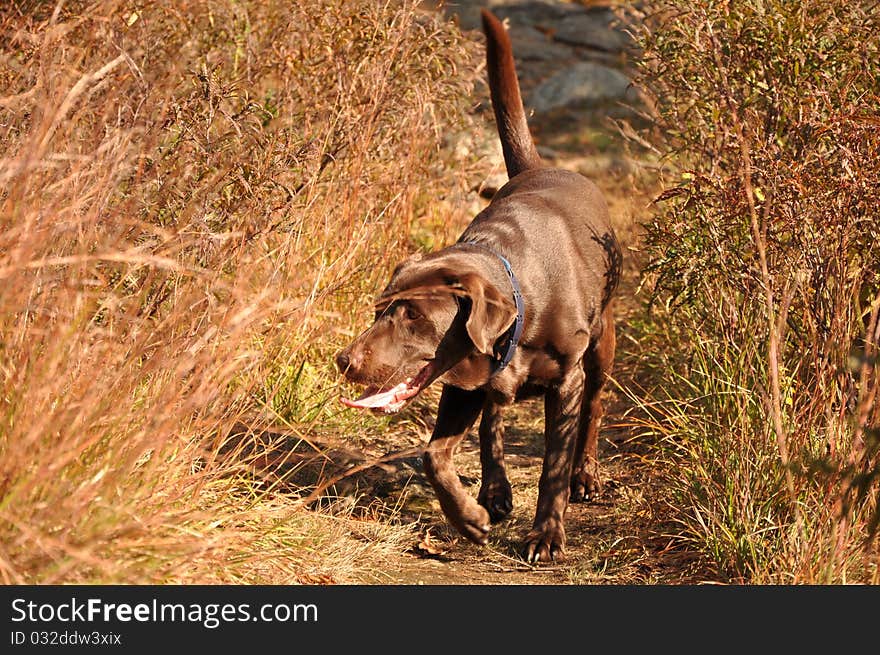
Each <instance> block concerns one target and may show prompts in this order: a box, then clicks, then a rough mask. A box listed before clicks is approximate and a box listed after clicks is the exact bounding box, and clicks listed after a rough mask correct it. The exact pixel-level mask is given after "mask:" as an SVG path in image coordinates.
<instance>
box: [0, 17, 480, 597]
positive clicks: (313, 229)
mask: <svg viewBox="0 0 880 655" xmlns="http://www.w3.org/2000/svg"><path fill="white" fill-rule="evenodd" d="M413 5H414V3H412V2H404V3H402V5H396V4H393V3H388V4H385V3H375V2H371V1H370V0H355V1H353V2H346V3H339V2H330V1H313V0H308V1H305V0H294V1H293V2H283V3H281V2H279V3H257V2H253V3H249V2H245V3H240V2H234V1H232V0H220V1H212V2H207V1H198V0H162V1H159V2H154V3H146V4H144V3H131V2H124V1H122V0H97V1H95V2H66V3H62V2H58V3H57V4H53V3H44V2H20V3H13V5H12V6H9V5H5V6H4V8H3V9H2V10H0V12H2V13H0V62H2V69H0V70H2V89H0V125H2V132H0V140H2V144H3V149H2V150H3V152H4V156H3V158H2V160H0V178H2V180H3V184H2V189H3V191H2V192H0V203H2V204H0V579H2V580H3V581H4V582H7V583H10V582H12V583H20V582H39V583H59V582H72V581H77V582H126V583H130V582H239V581H241V582H275V583H278V582H282V583H286V582H296V581H331V580H335V581H345V580H346V579H349V578H350V577H353V576H355V575H356V574H358V572H359V571H362V570H363V569H364V567H369V566H370V565H371V564H370V560H371V558H372V557H375V556H376V555H378V554H381V553H382V552H384V550H385V549H388V548H393V547H395V544H396V543H397V542H398V541H399V539H400V538H401V536H402V535H403V534H405V529H404V528H399V527H398V528H394V527H390V525H386V524H383V523H379V522H375V521H371V520H370V517H368V516H367V517H364V516H362V515H361V514H354V513H352V512H351V511H350V509H351V508H350V507H348V506H337V507H336V508H331V509H329V510H326V511H323V512H321V513H316V512H309V511H306V510H304V509H303V508H302V507H300V506H298V505H297V504H296V503H294V502H292V499H291V498H289V497H286V496H284V495H281V494H279V493H275V490H274V489H273V487H272V485H271V484H267V483H266V482H265V481H260V480H258V479H256V478H254V477H253V475H252V467H251V466H250V464H251V463H253V461H254V460H256V459H258V458H260V457H261V456H262V455H264V454H265V453H261V452H259V449H256V450H254V449H253V448H250V449H244V448H240V449H239V450H238V451H237V453H238V455H236V452H235V451H234V452H231V453H230V452H227V451H226V450H222V449H221V447H222V446H223V442H224V435H226V434H228V433H229V430H230V429H231V427H232V426H233V425H234V424H236V423H237V422H239V421H240V420H241V419H242V418H245V419H247V420H249V421H250V422H251V424H252V425H254V426H255V427H259V424H254V421H253V417H254V416H258V415H261V416H264V417H266V418H267V420H278V419H279V417H280V418H282V419H284V420H286V421H287V422H288V424H289V425H290V427H291V430H293V431H294V432H298V433H301V434H302V435H303V437H304V438H307V436H308V431H309V430H310V429H311V428H312V427H313V426H314V425H315V423H316V421H318V419H320V418H324V419H327V418H328V417H330V418H332V412H331V410H330V409H329V407H328V406H327V404H326V400H327V393H328V392H327V389H328V388H330V387H332V384H331V383H330V382H329V381H330V380H331V379H332V378H331V377H330V372H329V361H328V360H329V354H330V353H331V352H332V351H333V349H334V348H335V346H336V345H338V344H339V343H340V342H341V341H342V340H344V339H345V337H346V336H347V335H350V334H351V325H352V324H353V319H352V314H353V310H354V309H355V308H359V307H362V306H364V305H365V304H366V303H365V298H366V297H367V295H370V294H372V292H373V291H374V289H375V286H376V280H377V279H378V277H379V276H381V275H383V274H384V272H385V269H386V268H387V267H388V264H389V263H390V262H391V261H393V260H394V259H396V258H397V257H398V256H399V255H400V253H402V252H404V251H406V250H409V249H411V248H412V247H413V243H412V239H413V234H414V233H416V234H417V233H418V225H419V223H418V222H419V221H421V222H422V223H425V222H428V223H430V222H433V223H435V224H441V225H442V224H443V223H445V221H447V220H448V216H445V215H439V214H436V213H435V214H431V212H432V211H434V212H437V211H440V210H438V209H437V207H442V204H440V205H435V206H434V207H432V208H429V207H427V205H426V202H425V201H426V198H428V197H432V196H433V197H434V198H443V197H444V194H445V193H447V191H448V190H450V189H452V190H454V189H457V188H459V187H458V180H457V179H455V178H451V177H450V175H449V174H447V173H446V172H445V171H446V170H448V167H444V166H443V165H442V164H443V162H444V157H447V156H448V154H447V151H446V150H444V149H443V148H441V145H442V144H441V139H440V135H441V134H442V133H445V132H447V131H452V130H454V128H455V126H457V125H458V124H459V123H460V122H462V121H463V120H465V115H466V109H467V105H466V103H467V102H468V98H469V84H470V78H469V76H468V74H467V73H466V72H465V71H467V70H470V69H472V68H473V66H470V65H468V66H462V65H461V64H462V62H468V61H470V59H469V57H470V54H469V52H468V50H467V48H466V47H465V45H464V44H463V43H462V42H461V41H460V40H459V39H460V37H459V36H457V35H456V34H455V33H454V32H452V31H450V28H448V27H446V26H443V25H441V24H439V23H438V22H437V21H436V19H434V18H433V17H431V16H428V15H423V14H421V13H419V12H417V11H416V9H415V8H414V6H413ZM440 234H441V235H442V234H443V230H440ZM318 336H320V339H316V337H318ZM315 344H318V345H315ZM322 390H323V391H322ZM355 420H358V421H360V423H358V424H355V425H348V426H347V427H348V428H350V429H353V430H355V429H356V430H363V429H366V427H369V425H375V424H376V420H375V419H371V418H358V419H355ZM371 421H372V422H373V423H370V422H371ZM344 427H345V426H344ZM227 450H228V449H227ZM221 452H223V455H222V456H221V454H220V453H221ZM245 452H247V453H248V455H247V456H245V455H244V454H243V453H245Z"/></svg>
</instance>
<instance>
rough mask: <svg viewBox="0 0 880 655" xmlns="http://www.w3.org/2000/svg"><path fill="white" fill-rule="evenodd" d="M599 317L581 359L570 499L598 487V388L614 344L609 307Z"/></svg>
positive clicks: (591, 494)
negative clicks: (598, 325) (600, 321)
mask: <svg viewBox="0 0 880 655" xmlns="http://www.w3.org/2000/svg"><path fill="white" fill-rule="evenodd" d="M603 321H604V327H603V330H602V335H601V336H600V337H599V338H598V339H597V340H596V341H595V343H593V344H592V345H591V346H590V348H589V350H587V352H586V354H584V359H583V364H584V373H585V374H586V375H585V377H586V379H585V380H584V398H583V401H582V402H581V416H580V421H579V425H578V439H577V443H576V444H575V450H574V466H573V468H572V472H571V497H570V499H571V501H572V502H583V501H587V500H589V499H590V498H594V497H595V496H597V495H598V494H599V493H600V492H601V491H602V481H601V479H600V478H599V456H598V450H599V424H600V423H601V421H602V414H603V413H604V407H603V405H602V389H603V387H604V386H605V381H606V380H607V379H608V375H609V374H610V372H611V364H612V362H613V361H614V348H615V344H616V338H615V334H614V320H613V318H612V316H611V308H610V307H608V308H607V309H606V310H605V312H604V314H603Z"/></svg>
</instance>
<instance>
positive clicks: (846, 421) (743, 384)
mask: <svg viewBox="0 0 880 655" xmlns="http://www.w3.org/2000/svg"><path fill="white" fill-rule="evenodd" d="M645 9H646V11H647V12H648V14H647V16H645V17H644V18H645V19H646V21H647V22H646V25H647V29H646V30H645V32H644V33H643V44H644V45H645V52H646V55H645V58H644V61H643V72H644V82H645V83H646V85H647V87H648V88H649V89H650V90H651V91H652V93H653V103H652V104H653V110H654V111H653V113H652V116H651V119H652V126H653V130H652V131H649V133H647V134H646V139H647V140H649V141H653V143H654V144H656V152H657V153H658V154H659V155H660V156H662V158H663V162H664V165H665V168H664V175H665V179H664V180H663V182H664V186H665V189H666V190H665V191H664V192H663V193H662V194H660V196H659V197H658V198H657V201H656V210H657V211H656V214H655V216H654V217H653V218H652V220H651V221H650V222H649V223H648V224H647V226H646V245H647V252H648V254H649V256H650V264H649V266H648V267H647V271H646V272H647V276H646V278H645V282H646V286H647V287H648V288H650V289H651V291H652V294H653V295H652V300H653V301H654V306H653V312H654V313H653V317H652V318H651V319H650V320H649V321H648V324H647V325H646V329H645V331H644V333H643V335H642V338H643V339H644V341H645V343H646V344H650V345H646V346H644V347H643V350H644V352H646V353H650V354H649V355H648V357H646V358H645V361H644V362H643V364H644V366H645V367H646V368H652V369H653V370H652V374H651V375H648V376H646V377H645V381H644V385H643V386H644V388H642V389H633V390H631V394H632V400H633V402H634V403H635V404H636V405H637V406H638V407H640V408H641V410H642V411H643V417H644V418H643V427H644V428H647V430H648V431H649V432H651V433H652V434H654V435H656V436H658V437H659V438H660V441H661V443H662V445H663V449H662V453H663V456H664V457H665V458H667V459H668V461H669V466H668V467H667V469H668V471H669V481H668V487H667V488H668V490H669V492H670V494H671V497H670V500H669V503H670V505H671V506H672V507H674V508H676V516H675V518H674V521H675V527H674V533H675V534H674V538H675V539H676V540H678V541H679V542H680V543H683V544H686V545H687V546H688V547H690V548H695V549H697V550H699V551H701V552H703V553H704V554H705V555H706V556H707V558H708V559H709V560H710V561H711V562H713V564H714V565H715V566H716V567H717V568H718V570H719V571H720V572H721V573H722V575H724V576H726V577H727V578H728V579H731V580H745V581H755V582H784V583H790V582H805V583H840V582H851V581H874V582H876V581H877V575H878V568H877V563H878V559H877V553H878V550H877V530H876V528H877V521H878V493H880V469H878V458H877V452H878V443H880V439H878V437H880V411H878V409H880V408H878V404H877V385H878V382H877V370H876V353H877V343H878V339H880V332H878V329H877V320H876V316H877V314H878V309H880V296H878V293H880V278H878V276H877V272H878V270H880V259H878V255H880V251H878V249H877V243H878V240H880V221H878V217H877V206H878V201H880V140H878V134H880V132H878V130H877V125H878V124H880V116H878V113H877V107H878V106H880V89H878V86H877V79H878V75H880V68H878V61H880V58H878V49H877V40H876V33H877V30H878V27H880V13H878V8H877V6H876V4H872V3H859V2H855V3H853V2H818V1H814V0H803V1H802V2H795V3H791V2H783V1H780V2H776V1H764V2H741V3H731V4H728V3H722V4H717V5H716V4H712V3H697V4H693V3H685V2H678V0H658V1H657V2H650V3H647V5H646V6H645ZM643 143H644V141H643ZM649 380H653V382H650V381H649Z"/></svg>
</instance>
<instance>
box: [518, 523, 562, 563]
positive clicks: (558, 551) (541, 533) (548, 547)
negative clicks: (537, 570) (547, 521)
mask: <svg viewBox="0 0 880 655" xmlns="http://www.w3.org/2000/svg"><path fill="white" fill-rule="evenodd" d="M523 557H524V558H525V560H526V561H527V562H529V563H530V564H531V563H537V562H559V561H562V560H563V559H565V529H564V528H563V527H562V525H548V526H547V527H545V528H543V529H537V528H536V529H534V530H532V531H531V532H529V534H528V535H526V541H525V546H524V548H523Z"/></svg>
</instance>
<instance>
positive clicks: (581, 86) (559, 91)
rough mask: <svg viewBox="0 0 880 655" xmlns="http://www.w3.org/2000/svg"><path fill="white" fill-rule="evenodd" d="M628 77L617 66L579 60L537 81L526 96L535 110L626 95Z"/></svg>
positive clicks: (627, 95) (627, 93) (628, 85)
mask: <svg viewBox="0 0 880 655" xmlns="http://www.w3.org/2000/svg"><path fill="white" fill-rule="evenodd" d="M630 83H631V82H630V79H629V78H628V77H627V76H626V75H624V74H623V73H621V72H620V71H618V70H615V69H613V68H609V67H608V66H603V65H601V64H596V63H593V62H591V61H582V62H579V63H577V64H575V65H574V66H571V67H569V68H567V69H565V70H563V71H560V72H559V73H556V75H553V76H552V77H551V78H549V79H547V80H545V81H544V82H542V83H541V84H539V85H538V86H537V87H536V88H535V90H534V91H532V94H531V96H530V98H529V105H530V106H531V107H532V108H533V109H534V110H535V111H536V112H544V111H548V110H550V109H555V108H556V107H566V106H570V105H580V104H590V103H596V102H601V101H603V100H619V99H623V98H627V97H630V96H631V95H632V94H633V93H634V91H631V90H630Z"/></svg>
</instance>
